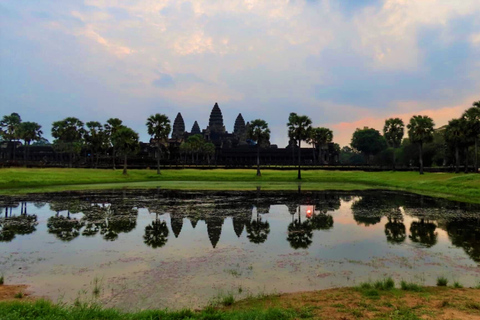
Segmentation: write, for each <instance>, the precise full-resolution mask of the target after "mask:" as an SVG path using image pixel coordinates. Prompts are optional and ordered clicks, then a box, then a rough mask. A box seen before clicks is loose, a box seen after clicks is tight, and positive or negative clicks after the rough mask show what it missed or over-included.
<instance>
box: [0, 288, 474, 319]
mask: <svg viewBox="0 0 480 320" xmlns="http://www.w3.org/2000/svg"><path fill="white" fill-rule="evenodd" d="M373 292H375V294H374V293H373ZM479 293H480V290H479V289H456V288H449V287H441V288H440V287H437V288H432V287H422V288H421V290H408V289H403V290H402V289H397V288H395V287H391V286H390V284H389V280H388V279H387V280H386V281H381V282H376V283H373V284H371V285H367V284H362V285H361V286H359V287H357V288H342V289H330V290H322V291H314V292H300V293H292V294H283V295H270V296H260V297H253V298H249V299H245V300H241V301H239V302H233V303H232V304H228V306H227V307H226V306H220V307H212V306H210V307H207V308H206V309H204V310H201V311H191V310H183V311H167V310H145V311H139V312H131V313H122V312H120V311H117V310H114V309H103V308H101V307H99V306H92V305H79V306H66V305H56V304H53V303H51V302H49V301H45V300H38V301H4V302H0V319H4V320H13V319H15V320H30V319H43V320H53V319H67V320H69V319H72V320H73V319H75V320H77V319H78V320H83V319H85V320H86V319H105V320H117V319H127V320H130V319H131V320H137V319H138V320H140V319H141V320H143V319H145V320H147V319H148V320H153V319H158V320H160V319H165V320H170V319H172V320H173V319H175V320H177V319H203V320H207V319H218V320H221V319H225V320H229V319H236V320H242V319H245V320H246V319H258V320H262V319H264V320H269V319H272V320H274V319H275V320H282V319H357V318H362V319H436V320H439V319H475V318H479V317H480V294H479Z"/></svg>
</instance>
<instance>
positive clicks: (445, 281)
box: [437, 277, 448, 287]
mask: <svg viewBox="0 0 480 320" xmlns="http://www.w3.org/2000/svg"><path fill="white" fill-rule="evenodd" d="M447 284H448V279H447V278H445V277H438V278H437V286H438V287H446V286H447Z"/></svg>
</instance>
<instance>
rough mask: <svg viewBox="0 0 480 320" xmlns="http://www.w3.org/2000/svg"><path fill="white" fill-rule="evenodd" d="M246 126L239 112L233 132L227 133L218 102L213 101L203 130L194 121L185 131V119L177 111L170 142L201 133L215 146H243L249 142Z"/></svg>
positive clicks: (177, 141) (180, 140)
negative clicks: (190, 127)
mask: <svg viewBox="0 0 480 320" xmlns="http://www.w3.org/2000/svg"><path fill="white" fill-rule="evenodd" d="M247 126H248V123H247V124H245V120H244V119H243V116H242V114H241V113H239V114H238V116H237V119H236V120H235V125H234V128H233V133H229V132H228V131H227V130H226V129H225V125H224V124H223V114H222V110H220V107H219V106H218V103H215V105H214V106H213V109H212V111H211V112H210V118H209V119H208V126H207V127H206V128H205V129H203V130H201V129H200V126H199V125H198V122H197V121H195V122H194V123H193V126H192V129H191V130H190V132H188V131H185V121H184V120H183V117H182V114H181V113H180V112H179V113H178V114H177V117H176V118H175V120H174V122H173V130H172V138H171V139H170V143H177V144H178V143H181V142H183V141H185V140H186V139H188V137H189V136H191V135H195V134H201V135H202V136H203V138H204V139H205V140H206V141H208V142H212V143H213V144H214V145H215V146H216V147H217V148H232V147H237V146H245V145H247V144H249V143H248V141H247ZM250 144H252V143H250Z"/></svg>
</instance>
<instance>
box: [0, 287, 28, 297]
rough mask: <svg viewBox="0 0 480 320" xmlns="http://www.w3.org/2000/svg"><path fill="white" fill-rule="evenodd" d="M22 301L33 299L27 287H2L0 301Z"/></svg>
mask: <svg viewBox="0 0 480 320" xmlns="http://www.w3.org/2000/svg"><path fill="white" fill-rule="evenodd" d="M20 296H21V298H20ZM20 299H28V300H31V299H32V297H31V296H30V295H29V293H28V291H27V286H25V285H0V301H6V300H20Z"/></svg>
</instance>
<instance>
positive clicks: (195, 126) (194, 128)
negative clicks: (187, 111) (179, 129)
mask: <svg viewBox="0 0 480 320" xmlns="http://www.w3.org/2000/svg"><path fill="white" fill-rule="evenodd" d="M190 133H191V134H202V132H201V131H200V126H199V125H198V122H197V121H195V122H194V123H193V126H192V130H191V132H190Z"/></svg>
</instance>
